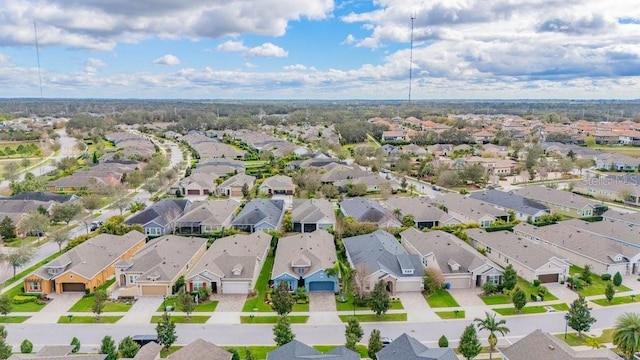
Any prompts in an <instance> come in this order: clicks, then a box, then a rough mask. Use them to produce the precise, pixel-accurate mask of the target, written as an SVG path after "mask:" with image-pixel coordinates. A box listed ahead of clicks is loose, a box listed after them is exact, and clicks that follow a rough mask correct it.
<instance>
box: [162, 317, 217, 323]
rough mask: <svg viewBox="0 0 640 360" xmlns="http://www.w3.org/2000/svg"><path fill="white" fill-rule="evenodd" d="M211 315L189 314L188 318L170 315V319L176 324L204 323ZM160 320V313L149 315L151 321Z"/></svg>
mask: <svg viewBox="0 0 640 360" xmlns="http://www.w3.org/2000/svg"><path fill="white" fill-rule="evenodd" d="M210 317H211V316H198V315H196V316H194V315H191V317H190V318H189V319H187V317H186V316H178V315H171V320H172V321H173V322H174V323H176V324H204V323H206V322H207V320H209V318H210ZM161 320H162V315H156V316H152V317H151V323H152V324H155V323H158V322H160V321H161Z"/></svg>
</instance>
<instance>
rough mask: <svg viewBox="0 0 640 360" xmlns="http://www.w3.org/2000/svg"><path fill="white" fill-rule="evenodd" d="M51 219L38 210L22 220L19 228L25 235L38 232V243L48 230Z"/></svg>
mask: <svg viewBox="0 0 640 360" xmlns="http://www.w3.org/2000/svg"><path fill="white" fill-rule="evenodd" d="M50 223H51V221H50V220H49V217H48V216H46V215H43V214H41V213H40V212H38V211H34V212H31V213H29V214H27V216H26V217H25V218H24V219H22V221H20V224H19V230H20V232H21V233H23V234H24V235H27V234H36V236H38V243H40V236H42V235H43V233H45V232H47V230H48V229H49V224H50Z"/></svg>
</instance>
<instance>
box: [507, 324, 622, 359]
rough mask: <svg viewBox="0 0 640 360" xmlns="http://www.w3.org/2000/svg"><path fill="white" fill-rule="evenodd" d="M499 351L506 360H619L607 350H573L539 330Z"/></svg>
mask: <svg viewBox="0 0 640 360" xmlns="http://www.w3.org/2000/svg"><path fill="white" fill-rule="evenodd" d="M499 350H500V352H501V353H502V354H503V355H504V357H505V359H506V360H571V359H582V360H621V358H620V357H618V356H617V355H616V354H614V353H613V352H612V351H611V350H609V349H597V350H584V351H577V350H574V349H573V348H572V347H570V346H569V345H567V344H566V343H565V342H564V341H562V340H560V339H558V338H557V337H555V336H553V335H551V334H549V333H546V332H542V331H541V330H535V331H533V332H532V333H530V334H529V335H527V336H525V337H523V338H522V339H520V340H518V341H517V342H516V343H514V344H513V345H511V346H507V347H500V348H499Z"/></svg>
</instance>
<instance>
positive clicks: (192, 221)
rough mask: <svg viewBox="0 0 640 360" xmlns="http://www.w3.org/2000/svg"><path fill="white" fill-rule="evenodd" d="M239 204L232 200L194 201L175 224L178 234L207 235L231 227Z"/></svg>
mask: <svg viewBox="0 0 640 360" xmlns="http://www.w3.org/2000/svg"><path fill="white" fill-rule="evenodd" d="M238 207H240V203H239V202H238V201H236V200H233V199H227V200H204V201H194V202H193V204H192V205H191V210H189V211H188V212H186V213H185V214H184V215H182V216H181V217H180V218H178V220H176V222H175V229H176V232H178V233H180V234H209V233H212V232H214V231H218V230H222V229H225V228H229V227H231V220H232V219H233V214H235V212H236V210H237V209H238Z"/></svg>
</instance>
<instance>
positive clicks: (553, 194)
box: [512, 186, 607, 218]
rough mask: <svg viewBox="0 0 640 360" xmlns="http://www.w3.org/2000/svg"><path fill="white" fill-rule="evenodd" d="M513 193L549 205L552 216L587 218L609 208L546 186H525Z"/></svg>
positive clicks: (598, 214)
mask: <svg viewBox="0 0 640 360" xmlns="http://www.w3.org/2000/svg"><path fill="white" fill-rule="evenodd" d="M512 191H513V193H514V194H517V195H520V196H524V197H526V198H527V199H531V200H533V201H536V202H538V203H541V204H544V205H547V206H548V207H549V208H550V210H551V213H552V214H553V213H559V214H564V215H568V216H571V217H580V218H586V217H593V216H600V215H602V214H603V213H604V212H605V211H606V210H607V206H606V205H603V204H601V203H600V202H597V201H593V200H590V199H587V198H586V197H583V196H580V195H576V194H574V193H571V192H568V191H563V190H557V189H552V188H548V187H546V186H524V187H522V188H519V189H515V190H512Z"/></svg>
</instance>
